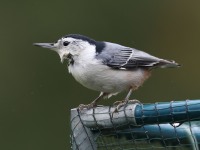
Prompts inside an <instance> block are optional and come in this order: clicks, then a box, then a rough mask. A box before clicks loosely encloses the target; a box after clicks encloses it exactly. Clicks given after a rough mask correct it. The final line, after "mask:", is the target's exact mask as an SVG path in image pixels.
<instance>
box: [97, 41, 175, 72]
mask: <svg viewBox="0 0 200 150" xmlns="http://www.w3.org/2000/svg"><path fill="white" fill-rule="evenodd" d="M97 58H99V59H102V60H103V63H104V64H106V65H107V66H109V67H112V68H116V69H133V68H137V67H148V68H152V67H161V68H164V67H177V66H178V64H177V63H175V62H174V61H168V60H164V59H160V58H157V57H155V56H152V55H150V54H148V53H145V52H143V51H140V50H136V49H134V48H129V47H125V46H121V45H118V44H114V43H108V42H106V47H105V49H104V50H103V51H102V53H100V54H99V55H98V56H97Z"/></svg>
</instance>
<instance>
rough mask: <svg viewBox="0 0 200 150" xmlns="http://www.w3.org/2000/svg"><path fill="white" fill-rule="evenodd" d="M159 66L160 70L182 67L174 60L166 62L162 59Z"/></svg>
mask: <svg viewBox="0 0 200 150" xmlns="http://www.w3.org/2000/svg"><path fill="white" fill-rule="evenodd" d="M157 65H158V67H160V68H176V67H180V66H181V65H180V64H178V63H176V62H175V61H174V60H164V59H161V60H160V61H159V63H158V64H157Z"/></svg>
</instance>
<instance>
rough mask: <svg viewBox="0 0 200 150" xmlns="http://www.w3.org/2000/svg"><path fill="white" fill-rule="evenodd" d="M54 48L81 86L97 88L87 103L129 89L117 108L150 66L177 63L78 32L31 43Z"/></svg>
mask: <svg viewBox="0 0 200 150" xmlns="http://www.w3.org/2000/svg"><path fill="white" fill-rule="evenodd" d="M34 45H36V46H41V47H43V48H49V49H52V50H54V51H56V52H57V53H58V54H59V56H60V59H61V62H63V61H64V60H65V59H67V60H68V61H69V66H68V69H69V72H70V73H71V74H72V75H73V77H74V78H75V79H76V80H77V81H78V82H79V83H81V84H82V85H83V86H85V87H87V88H89V89H92V90H96V91H100V92H101V93H100V95H99V96H98V97H97V98H96V99H95V100H94V101H93V102H92V103H90V104H88V105H80V106H79V108H81V109H82V108H84V107H86V108H92V107H94V106H96V103H97V101H99V100H100V99H101V98H102V97H108V98H109V97H110V96H112V95H114V94H117V93H119V92H122V91H124V90H129V92H128V94H127V96H126V98H125V100H123V101H122V102H121V103H120V104H119V105H118V106H117V107H116V108H117V110H118V109H119V108H120V107H121V106H123V105H125V104H126V103H127V102H128V101H129V97H130V95H131V93H132V91H134V90H136V89H137V88H138V87H140V86H141V85H142V84H143V83H144V81H145V80H146V79H148V78H149V76H150V74H151V70H152V69H153V68H158V67H159V68H168V67H178V66H179V64H177V63H176V62H175V61H169V60H164V59H161V58H158V57H155V56H152V55H150V54H148V53H145V52H143V51H140V50H136V49H134V48H130V47H126V46H122V45H119V44H115V43H110V42H100V41H95V40H93V39H90V38H88V37H86V36H83V35H79V34H69V35H66V36H64V37H62V38H60V39H59V40H58V41H57V42H55V43H34Z"/></svg>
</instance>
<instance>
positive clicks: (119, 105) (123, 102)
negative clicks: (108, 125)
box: [113, 88, 141, 113]
mask: <svg viewBox="0 0 200 150" xmlns="http://www.w3.org/2000/svg"><path fill="white" fill-rule="evenodd" d="M132 92H133V89H132V88H131V89H130V90H129V92H128V94H127V95H126V97H125V99H124V100H122V101H116V102H115V103H114V105H117V106H116V108H115V110H114V112H113V113H115V112H118V111H119V109H120V108H121V107H122V106H124V105H126V104H127V103H131V104H135V103H139V104H140V103H141V102H140V101H138V100H136V99H135V100H129V98H130V96H131V94H132Z"/></svg>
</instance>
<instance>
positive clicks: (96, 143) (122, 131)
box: [71, 101, 200, 150]
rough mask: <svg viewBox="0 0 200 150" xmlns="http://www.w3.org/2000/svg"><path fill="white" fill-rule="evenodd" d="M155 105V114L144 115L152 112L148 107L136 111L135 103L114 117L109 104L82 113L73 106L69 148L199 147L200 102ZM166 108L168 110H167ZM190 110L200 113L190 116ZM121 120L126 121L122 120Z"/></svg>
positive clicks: (172, 149)
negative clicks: (70, 145) (131, 107)
mask: <svg viewBox="0 0 200 150" xmlns="http://www.w3.org/2000/svg"><path fill="white" fill-rule="evenodd" d="M188 102H189V103H188ZM158 104H159V103H155V104H154V105H153V106H154V109H152V110H154V111H155V113H153V115H151V116H147V115H146V114H150V113H151V109H149V107H147V108H145V107H141V110H139V111H137V109H136V108H137V107H135V106H134V107H133V109H130V107H129V108H128V109H127V106H126V107H124V108H122V109H121V110H120V112H119V113H116V114H114V116H112V112H113V108H112V107H101V108H97V109H91V110H86V111H81V112H79V111H78V110H76V109H74V110H73V111H72V112H71V114H73V115H71V129H72V134H71V139H72V149H73V150H96V149H98V150H147V149H148V150H149V149H151V150H154V149H167V150H185V149H189V150H190V149H194V150H198V149H199V146H200V121H199V120H200V119H199V118H200V114H199V111H200V101H185V102H184V103H182V104H181V105H177V104H178V102H170V103H165V104H164V106H167V107H162V108H161V107H160V105H158ZM174 104H175V105H174ZM147 105H148V104H147ZM151 106H152V104H151ZM182 106H183V107H182ZM193 107H194V108H193ZM150 108H151V107H150ZM177 108H178V110H177ZM179 108H180V109H179ZM183 108H184V109H183ZM191 108H193V109H191ZM126 110H127V111H130V110H131V111H132V114H133V115H134V116H135V117H132V116H130V115H129V114H128V113H127V111H126ZM166 110H170V113H168V112H167V111H166ZM135 112H140V115H139V116H137V114H136V113H135ZM163 112H164V113H163ZM166 112H167V113H166ZM120 113H121V114H120ZM192 113H197V114H199V115H195V117H191V116H192V115H191V114H192ZM122 114H123V115H122ZM127 114H128V115H127ZM180 114H181V116H184V117H185V118H184V119H183V117H181V118H180V121H179V122H177V118H176V115H180ZM85 115H86V116H85ZM108 116H109V117H108ZM169 116H170V117H171V118H170V119H171V120H170V121H169V120H167V121H169V122H164V121H163V120H165V118H166V119H167V118H168V119H169ZM124 118H125V119H124ZM130 118H131V119H132V120H133V121H131V119H130ZM151 118H153V120H154V123H150V124H148V123H147V122H148V120H147V119H150V120H151ZM155 118H156V119H155ZM161 118H162V119H161ZM120 119H124V120H126V121H124V120H123V121H124V122H122V121H121V120H120ZM137 119H139V121H137ZM155 120H156V121H155ZM102 121H103V123H102ZM138 122H139V124H138ZM150 122H152V121H150ZM117 123H118V124H117Z"/></svg>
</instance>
